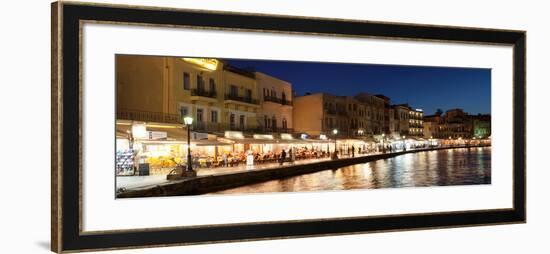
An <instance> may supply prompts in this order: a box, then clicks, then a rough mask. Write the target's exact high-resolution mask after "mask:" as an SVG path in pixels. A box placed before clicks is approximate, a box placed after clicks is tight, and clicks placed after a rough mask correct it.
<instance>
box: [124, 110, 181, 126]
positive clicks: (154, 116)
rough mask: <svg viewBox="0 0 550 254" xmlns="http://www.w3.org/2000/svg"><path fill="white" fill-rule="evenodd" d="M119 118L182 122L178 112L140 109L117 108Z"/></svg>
mask: <svg viewBox="0 0 550 254" xmlns="http://www.w3.org/2000/svg"><path fill="white" fill-rule="evenodd" d="M116 117H117V119H124V120H134V121H143V122H159V123H181V122H182V121H181V117H180V116H179V115H177V114H166V113H162V112H148V111H139V110H126V109H121V110H117V113H116Z"/></svg>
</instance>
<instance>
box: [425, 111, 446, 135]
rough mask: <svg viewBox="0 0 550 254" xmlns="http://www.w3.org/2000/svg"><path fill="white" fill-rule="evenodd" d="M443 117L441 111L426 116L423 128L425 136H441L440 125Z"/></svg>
mask: <svg viewBox="0 0 550 254" xmlns="http://www.w3.org/2000/svg"><path fill="white" fill-rule="evenodd" d="M442 119H443V117H442V116H441V112H436V113H435V114H434V115H427V116H424V119H423V120H424V121H423V129H424V137H425V138H441V137H442V135H441V134H440V131H439V130H440V128H441V127H440V125H441V123H442Z"/></svg>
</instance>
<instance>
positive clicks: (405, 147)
mask: <svg viewBox="0 0 550 254" xmlns="http://www.w3.org/2000/svg"><path fill="white" fill-rule="evenodd" d="M403 151H407V146H406V145H405V135H403Z"/></svg>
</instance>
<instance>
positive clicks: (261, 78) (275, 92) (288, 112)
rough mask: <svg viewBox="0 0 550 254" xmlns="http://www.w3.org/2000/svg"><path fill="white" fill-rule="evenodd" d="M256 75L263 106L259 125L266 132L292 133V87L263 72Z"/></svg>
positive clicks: (259, 116) (259, 115)
mask: <svg viewBox="0 0 550 254" xmlns="http://www.w3.org/2000/svg"><path fill="white" fill-rule="evenodd" d="M255 75H256V81H257V84H258V94H259V95H260V96H259V101H260V105H261V109H260V112H259V114H258V120H259V123H258V125H259V126H260V127H261V129H262V130H263V131H264V132H292V131H293V121H294V119H293V117H292V115H293V112H292V111H293V105H292V104H293V98H292V85H291V84H290V83H289V82H286V81H284V80H280V79H278V78H275V77H272V76H270V75H267V74H264V73H261V72H255Z"/></svg>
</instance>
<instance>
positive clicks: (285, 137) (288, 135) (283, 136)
mask: <svg viewBox="0 0 550 254" xmlns="http://www.w3.org/2000/svg"><path fill="white" fill-rule="evenodd" d="M281 139H285V140H290V139H294V138H293V137H292V134H289V133H281Z"/></svg>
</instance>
